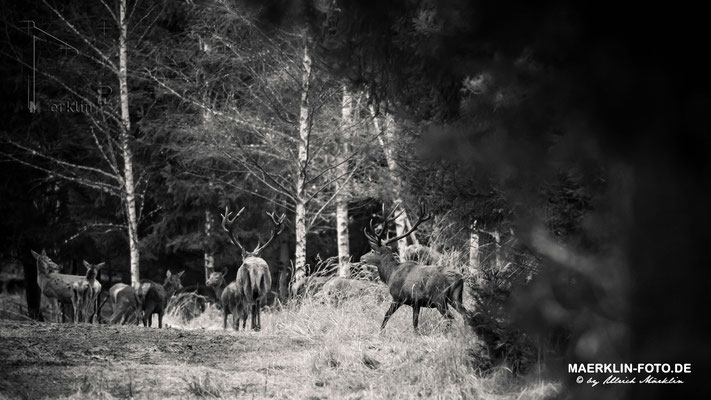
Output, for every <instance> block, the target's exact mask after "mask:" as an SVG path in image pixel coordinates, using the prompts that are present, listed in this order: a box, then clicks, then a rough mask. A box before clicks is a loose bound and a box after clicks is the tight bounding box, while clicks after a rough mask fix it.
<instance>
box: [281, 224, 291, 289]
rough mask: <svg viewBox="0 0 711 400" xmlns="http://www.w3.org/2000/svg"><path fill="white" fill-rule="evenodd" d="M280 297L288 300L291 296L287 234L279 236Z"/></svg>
mask: <svg viewBox="0 0 711 400" xmlns="http://www.w3.org/2000/svg"><path fill="white" fill-rule="evenodd" d="M279 261H280V264H281V268H280V269H279V298H280V299H281V300H282V301H286V299H287V298H288V297H289V277H290V274H289V270H290V267H291V257H289V239H287V237H286V235H280V236H279Z"/></svg>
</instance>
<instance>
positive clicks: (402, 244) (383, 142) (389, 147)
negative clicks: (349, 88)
mask: <svg viewBox="0 0 711 400" xmlns="http://www.w3.org/2000/svg"><path fill="white" fill-rule="evenodd" d="M370 115H371V117H372V118H373V124H374V125H375V132H376V134H377V135H378V142H379V143H380V147H382V148H383V153H384V154H385V161H386V162H387V164H388V170H390V176H391V178H392V181H393V182H396V181H397V180H396V179H395V171H396V169H397V165H396V164H395V155H394V152H393V146H394V145H395V120H394V118H393V117H392V115H390V114H386V115H385V126H384V129H383V128H382V127H381V126H380V122H378V119H377V117H376V114H375V107H373V105H371V106H370ZM393 192H394V194H395V210H394V212H395V215H397V218H396V219H395V234H396V235H397V236H400V235H402V234H403V233H405V232H406V231H407V228H408V226H410V220H409V218H408V217H407V211H405V208H404V206H403V205H402V204H403V203H402V197H401V195H400V188H399V187H398V186H397V185H394V186H393ZM410 238H411V240H412V242H413V243H415V244H417V243H419V242H418V240H417V238H416V237H415V234H414V233H413V234H411V235H410ZM406 248H407V238H402V239H400V240H398V241H397V253H398V255H399V256H400V259H403V258H404V257H405V249H406Z"/></svg>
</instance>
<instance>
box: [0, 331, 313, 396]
mask: <svg viewBox="0 0 711 400" xmlns="http://www.w3.org/2000/svg"><path fill="white" fill-rule="evenodd" d="M0 341H1V343H2V344H1V345H0V397H2V393H5V395H9V396H10V397H20V398H30V399H37V398H45V397H64V396H71V395H72V394H76V393H91V392H93V393H109V394H111V395H112V396H114V397H117V398H127V397H144V396H146V397H155V398H166V397H182V396H188V397H191V396H192V395H194V396H200V395H204V396H206V397H212V396H210V394H209V393H208V392H210V391H215V393H214V394H216V395H217V394H218V393H217V392H219V395H221V396H228V397H232V396H234V397H238V396H245V397H294V396H297V397H302V395H305V396H304V398H307V397H312V398H319V397H320V395H319V392H322V391H323V389H322V387H323V386H324V383H323V382H312V381H309V379H308V377H307V376H300V375H302V374H301V370H302V369H303V365H301V364H302V362H301V360H300V357H298V355H299V354H300V353H302V352H303V353H304V357H303V358H307V353H308V352H309V350H312V349H313V347H314V346H317V345H316V344H315V343H311V342H307V341H304V340H299V339H291V338H286V337H279V336H273V335H269V336H265V335H263V334H258V333H253V332H249V331H248V332H244V333H243V334H242V335H239V336H237V335H235V334H229V333H222V332H219V331H206V332H198V331H187V330H178V329H163V330H158V329H144V328H142V327H136V326H107V325H88V324H80V325H77V326H74V325H72V324H56V323H46V324H38V323H26V322H15V321H0ZM285 353H288V354H289V355H290V356H289V357H284V354H285ZM206 379H207V380H208V381H207V382H206V381H205V380H206ZM294 382H299V386H302V387H300V388H298V392H299V393H298V394H297V393H296V392H294ZM226 383H228V384H229V385H227V384H226ZM222 386H224V387H222ZM304 389H306V390H304ZM201 392H205V393H201Z"/></svg>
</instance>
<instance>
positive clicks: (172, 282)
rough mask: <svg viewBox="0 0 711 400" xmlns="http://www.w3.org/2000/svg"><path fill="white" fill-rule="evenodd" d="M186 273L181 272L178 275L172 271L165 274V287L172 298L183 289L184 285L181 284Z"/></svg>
mask: <svg viewBox="0 0 711 400" xmlns="http://www.w3.org/2000/svg"><path fill="white" fill-rule="evenodd" d="M184 273H185V271H180V272H178V273H177V274H173V273H172V272H170V270H168V271H166V273H165V282H163V287H164V288H165V291H166V292H167V293H168V296H169V297H170V296H171V295H172V294H173V293H175V292H177V291H178V290H180V289H182V288H183V284H182V283H180V278H181V277H182V276H183V274H184Z"/></svg>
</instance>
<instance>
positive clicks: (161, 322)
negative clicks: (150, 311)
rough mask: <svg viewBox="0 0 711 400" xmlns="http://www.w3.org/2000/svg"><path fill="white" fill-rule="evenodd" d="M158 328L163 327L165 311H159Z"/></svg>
mask: <svg viewBox="0 0 711 400" xmlns="http://www.w3.org/2000/svg"><path fill="white" fill-rule="evenodd" d="M158 329H163V311H162V310H161V311H160V312H159V313H158Z"/></svg>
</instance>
